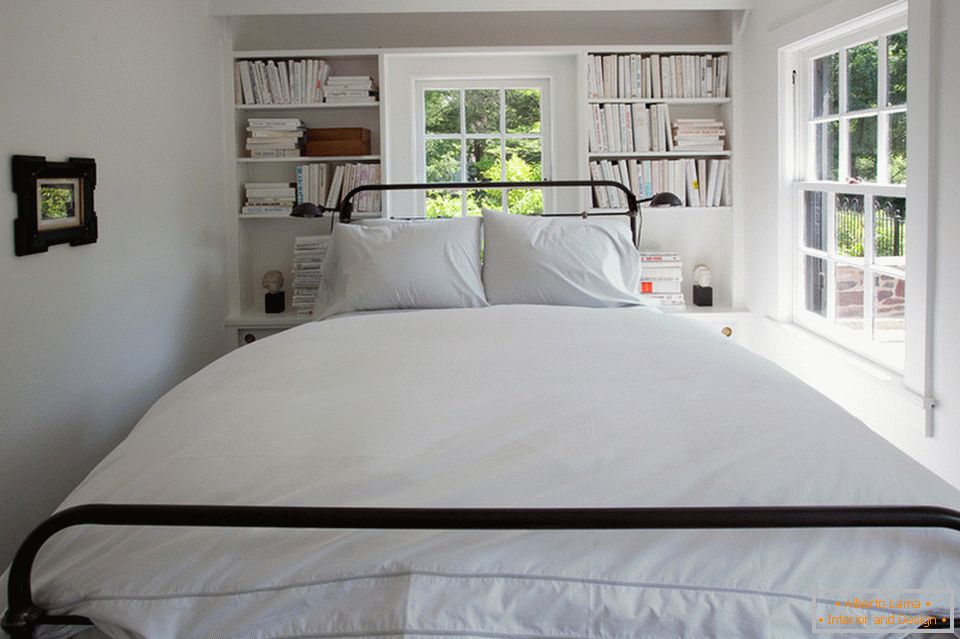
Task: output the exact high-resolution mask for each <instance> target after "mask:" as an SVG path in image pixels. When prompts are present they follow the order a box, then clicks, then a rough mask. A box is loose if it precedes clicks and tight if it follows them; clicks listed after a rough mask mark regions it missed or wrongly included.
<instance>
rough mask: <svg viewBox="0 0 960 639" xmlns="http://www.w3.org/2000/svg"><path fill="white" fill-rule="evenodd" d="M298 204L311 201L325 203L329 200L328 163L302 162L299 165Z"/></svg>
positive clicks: (312, 202)
mask: <svg viewBox="0 0 960 639" xmlns="http://www.w3.org/2000/svg"><path fill="white" fill-rule="evenodd" d="M296 196H297V204H303V203H304V202H310V203H311V204H317V205H320V204H323V203H325V202H326V201H327V165H326V164H301V165H300V166H298V167H297V182H296Z"/></svg>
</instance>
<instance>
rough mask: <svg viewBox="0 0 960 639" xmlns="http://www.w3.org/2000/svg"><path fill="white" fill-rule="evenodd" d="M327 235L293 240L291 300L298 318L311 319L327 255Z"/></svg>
mask: <svg viewBox="0 0 960 639" xmlns="http://www.w3.org/2000/svg"><path fill="white" fill-rule="evenodd" d="M329 241H330V236H329V235H301V236H299V237H295V238H294V240H293V299H292V300H291V301H290V306H291V307H293V308H294V309H296V311H297V315H298V316H300V317H311V316H312V315H313V309H314V307H315V306H316V304H317V293H318V291H319V290H320V267H321V266H322V265H323V258H324V257H326V255H327V245H328V243H329Z"/></svg>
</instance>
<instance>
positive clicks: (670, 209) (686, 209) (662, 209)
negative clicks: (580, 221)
mask: <svg viewBox="0 0 960 639" xmlns="http://www.w3.org/2000/svg"><path fill="white" fill-rule="evenodd" d="M732 210H733V207H730V206H647V205H646V204H641V205H640V212H641V213H643V214H644V215H647V214H649V213H663V214H665V215H671V214H677V213H729V212H730V211H732ZM618 211H619V212H622V213H623V214H624V215H626V214H627V209H599V208H590V209H587V213H615V212H618Z"/></svg>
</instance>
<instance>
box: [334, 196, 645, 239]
mask: <svg viewBox="0 0 960 639" xmlns="http://www.w3.org/2000/svg"><path fill="white" fill-rule="evenodd" d="M564 186H567V187H569V186H579V187H585V186H589V187H594V188H598V187H611V188H615V189H619V190H621V191H623V193H624V195H626V198H627V208H626V210H624V211H620V210H613V211H582V212H581V213H579V214H577V215H571V214H570V213H540V214H539V215H540V217H574V218H576V217H584V218H586V217H604V216H618V217H622V216H624V215H626V216H627V217H628V218H629V220H630V233H631V237H633V241H634V244H635V245H636V246H638V247H639V246H640V231H641V229H642V227H643V216H642V214H641V213H640V204H642V203H643V202H649V201H650V200H652V199H653V198H646V199H644V200H638V199H637V196H636V195H634V193H633V191H631V190H630V189H628V188H627V187H626V186H624V185H623V184H621V183H619V182H614V181H612V180H544V181H540V182H435V183H432V184H419V183H413V182H411V183H406V184H364V185H362V186H358V187H356V188H355V189H352V190H351V191H350V192H349V193H347V194H346V195H345V196H344V197H343V200H342V201H341V202H340V221H341V222H343V223H345V224H348V223H350V221H351V220H352V219H353V198H354V197H355V196H356V195H359V194H360V193H363V192H364V191H433V190H453V189H466V190H471V189H530V188H544V187H547V188H553V187H564Z"/></svg>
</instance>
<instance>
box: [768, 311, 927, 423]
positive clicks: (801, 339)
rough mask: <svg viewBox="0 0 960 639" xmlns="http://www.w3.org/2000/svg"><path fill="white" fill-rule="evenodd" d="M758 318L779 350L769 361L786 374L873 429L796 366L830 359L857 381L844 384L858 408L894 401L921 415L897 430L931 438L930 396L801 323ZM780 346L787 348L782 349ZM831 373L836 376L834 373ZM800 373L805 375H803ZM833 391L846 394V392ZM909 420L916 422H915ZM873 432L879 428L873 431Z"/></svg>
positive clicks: (775, 349)
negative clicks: (830, 400) (803, 361)
mask: <svg viewBox="0 0 960 639" xmlns="http://www.w3.org/2000/svg"><path fill="white" fill-rule="evenodd" d="M762 319H763V323H764V324H765V325H766V326H767V328H768V329H771V330H772V332H773V333H774V336H773V338H772V340H773V341H772V342H771V343H776V344H777V346H780V347H781V348H779V349H778V348H773V349H772V352H771V354H773V355H774V357H771V359H774V361H777V362H778V363H780V364H781V365H782V366H784V368H787V370H790V372H792V373H794V374H795V375H797V376H798V377H800V378H801V379H803V380H804V381H807V383H809V384H810V385H811V386H814V387H815V388H818V390H820V391H821V392H823V393H824V394H826V395H828V396H829V397H831V399H834V401H837V403H839V404H841V405H843V406H844V408H846V409H847V410H849V411H850V412H852V413H854V414H856V415H857V416H858V417H860V418H861V419H863V421H865V422H867V423H868V424H870V425H871V426H873V425H872V424H871V420H869V419H867V418H866V417H865V416H864V415H863V411H862V410H860V411H858V410H855V409H853V408H851V407H849V406H848V405H845V404H846V403H847V402H844V401H841V400H840V399H838V398H837V394H831V393H830V392H826V391H825V390H824V389H823V388H821V387H818V384H817V380H816V378H815V377H814V376H813V375H811V373H812V372H813V371H811V370H807V369H805V368H804V367H803V366H802V365H801V364H800V363H799V360H800V359H802V358H811V357H812V358H826V359H828V360H832V363H835V364H836V365H837V366H839V367H842V368H843V369H845V370H846V371H848V372H849V373H851V374H856V376H857V379H851V380H850V381H849V384H848V385H850V387H851V389H854V390H856V391H857V392H856V393H853V394H854V395H858V397H856V399H857V400H859V401H858V402H857V403H858V404H860V405H861V408H862V407H863V405H864V404H869V403H870V402H869V401H866V402H865V401H864V400H868V399H869V398H871V397H872V398H875V399H877V400H878V401H877V402H875V403H877V404H878V405H879V404H881V403H882V404H884V405H886V404H888V403H891V402H896V403H897V404H899V405H900V406H903V407H905V408H906V409H907V410H910V411H918V412H919V414H921V415H922V419H921V420H920V424H919V425H918V426H916V427H914V426H905V425H903V424H901V426H900V428H908V429H909V430H910V431H911V432H918V431H919V432H922V433H923V434H924V436H926V437H932V436H933V419H932V413H933V408H934V406H935V405H936V400H935V399H934V398H933V397H927V396H924V395H921V394H920V393H917V392H916V391H914V390H911V389H910V388H909V387H907V386H906V385H905V383H904V379H903V375H902V374H901V372H899V371H895V370H892V369H890V368H886V367H884V366H882V365H880V364H878V363H876V362H874V361H872V360H870V359H867V358H866V357H864V356H863V355H860V354H858V353H856V352H854V351H851V350H848V349H846V348H844V347H843V346H841V345H839V344H837V343H836V342H833V341H831V340H829V339H827V338H825V337H823V336H821V335H819V334H817V333H815V332H813V331H811V330H810V329H808V328H806V327H804V326H803V325H801V324H796V323H794V322H784V321H779V320H776V319H773V318H771V317H764V318H762ZM783 338H786V339H783ZM784 344H789V345H787V346H783V345H784ZM801 353H802V354H801ZM761 354H764V353H761ZM768 356H769V355H768ZM818 361H819V360H818ZM820 363H821V365H820V367H819V368H820V369H821V370H822V369H823V365H822V364H823V362H820ZM814 368H816V367H814ZM832 372H834V373H837V374H839V372H838V371H832ZM804 373H807V374H806V375H804ZM821 384H822V382H821ZM835 390H844V391H848V390H849V389H835ZM858 413H859V414H858ZM909 421H910V422H914V423H915V422H916V420H909ZM875 430H879V429H877V428H875Z"/></svg>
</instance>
